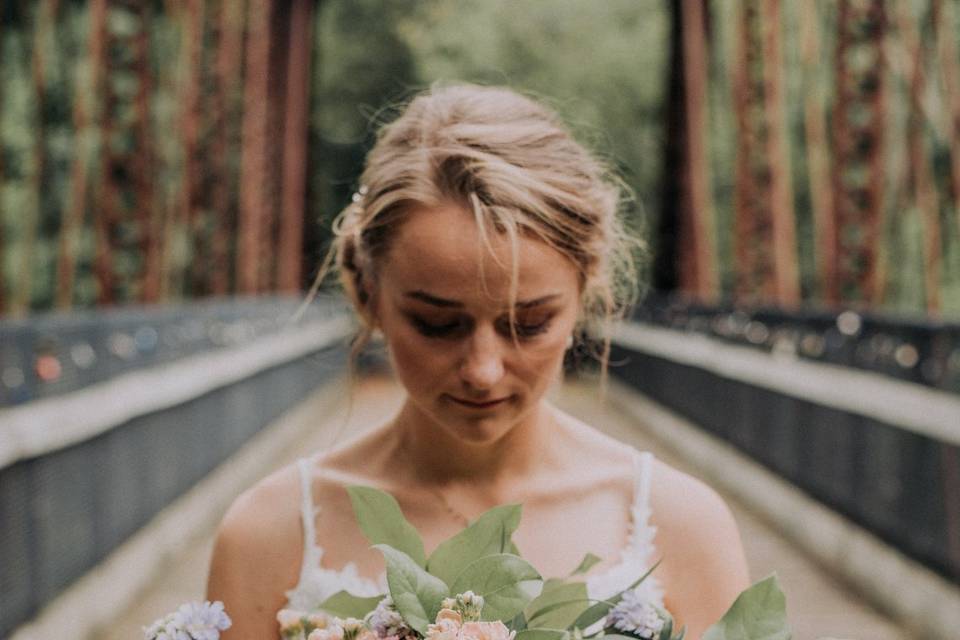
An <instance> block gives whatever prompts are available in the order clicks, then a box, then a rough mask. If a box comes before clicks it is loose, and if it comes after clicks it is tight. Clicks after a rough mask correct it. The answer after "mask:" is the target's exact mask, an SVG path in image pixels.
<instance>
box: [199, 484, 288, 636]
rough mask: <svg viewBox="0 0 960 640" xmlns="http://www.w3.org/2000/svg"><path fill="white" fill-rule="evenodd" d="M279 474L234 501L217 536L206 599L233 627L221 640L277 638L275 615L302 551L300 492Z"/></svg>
mask: <svg viewBox="0 0 960 640" xmlns="http://www.w3.org/2000/svg"><path fill="white" fill-rule="evenodd" d="M284 473H285V472H280V473H279V474H277V475H275V476H272V477H270V478H268V479H266V480H264V481H263V482H261V483H260V484H258V485H257V486H255V487H253V488H252V489H250V490H249V491H247V492H246V493H244V494H243V495H241V496H240V497H239V498H237V500H236V501H235V502H234V503H233V505H232V506H231V507H230V509H229V510H228V511H227V514H226V516H224V518H223V521H222V522H221V524H220V528H219V530H218V532H217V537H216V542H215V544H214V549H213V558H212V560H211V562H210V574H209V577H208V580H207V599H208V600H221V601H223V603H224V607H225V609H226V611H227V615H229V616H230V618H231V619H232V621H233V626H231V628H230V629H228V630H227V631H226V632H224V634H223V636H222V637H223V640H248V639H249V640H253V639H256V640H265V639H268V638H278V637H279V634H278V626H277V621H276V615H277V611H278V610H279V609H280V608H282V607H283V605H284V604H285V603H286V597H285V595H284V594H285V591H286V590H288V589H291V588H292V587H293V586H294V585H295V584H296V581H297V579H298V577H299V567H300V562H301V556H302V547H303V540H302V538H303V534H302V530H301V529H300V526H299V509H298V506H297V505H298V503H297V499H298V498H299V488H298V487H297V485H296V482H295V481H294V483H293V484H292V486H291V483H290V482H289V481H286V482H285V481H284V475H283V474H284ZM291 490H292V492H293V494H292V495H291ZM291 507H292V509H291Z"/></svg>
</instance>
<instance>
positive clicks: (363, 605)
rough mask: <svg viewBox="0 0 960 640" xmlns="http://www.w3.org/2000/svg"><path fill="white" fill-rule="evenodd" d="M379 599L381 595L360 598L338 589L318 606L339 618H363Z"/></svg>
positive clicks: (375, 605) (381, 597) (381, 598)
mask: <svg viewBox="0 0 960 640" xmlns="http://www.w3.org/2000/svg"><path fill="white" fill-rule="evenodd" d="M381 600H383V596H374V597H372V598H361V597H360V596H355V595H353V594H352V593H347V592H346V591H338V592H336V593H335V594H333V595H332V596H330V597H329V598H327V599H326V600H324V601H323V603H322V604H321V605H320V608H321V609H323V610H324V611H326V612H327V613H330V614H333V615H335V616H337V617H340V618H360V619H363V617H364V616H365V615H367V614H368V613H370V612H371V611H373V610H374V609H375V608H376V607H377V605H378V604H379V603H380V601H381Z"/></svg>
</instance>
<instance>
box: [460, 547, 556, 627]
mask: <svg viewBox="0 0 960 640" xmlns="http://www.w3.org/2000/svg"><path fill="white" fill-rule="evenodd" d="M540 579H541V578H540V574H539V573H538V572H537V570H536V569H534V568H533V566H532V565H531V564H530V563H529V562H527V561H526V560H524V559H523V558H521V557H519V556H515V555H512V554H508V553H501V554H497V555H490V556H485V557H483V558H479V559H478V560H474V561H473V562H471V563H470V564H469V565H468V566H467V567H466V568H465V569H464V570H463V571H462V572H461V573H460V575H459V576H457V579H456V580H455V581H454V582H453V584H452V585H451V586H450V591H451V592H452V593H465V592H466V591H473V592H474V593H476V594H478V595H481V596H483V598H484V601H485V604H484V606H483V613H482V616H481V620H512V619H513V618H514V616H516V615H517V614H518V613H520V612H521V611H523V609H524V607H526V606H527V604H528V603H529V602H530V600H532V599H533V597H534V596H535V595H536V593H535V590H534V589H533V587H532V586H531V585H530V584H527V583H530V582H532V581H539V580H540ZM537 586H539V585H537Z"/></svg>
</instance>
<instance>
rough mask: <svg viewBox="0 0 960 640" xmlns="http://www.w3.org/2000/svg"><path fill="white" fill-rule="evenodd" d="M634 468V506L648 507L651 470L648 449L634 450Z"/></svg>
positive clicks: (650, 457) (647, 508)
mask: <svg viewBox="0 0 960 640" xmlns="http://www.w3.org/2000/svg"><path fill="white" fill-rule="evenodd" d="M633 461H634V467H635V469H636V474H637V475H636V482H637V486H636V491H635V492H634V495H633V499H634V507H641V508H645V509H646V510H647V511H649V509H650V475H651V473H652V472H653V454H652V453H650V452H649V451H636V452H635V453H634V456H633Z"/></svg>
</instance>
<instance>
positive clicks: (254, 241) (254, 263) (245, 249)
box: [236, 1, 273, 294]
mask: <svg viewBox="0 0 960 640" xmlns="http://www.w3.org/2000/svg"><path fill="white" fill-rule="evenodd" d="M272 4H273V3H272V2H269V1H264V2H251V3H249V4H248V6H247V11H248V13H247V43H246V60H245V77H244V92H243V125H242V145H241V152H240V214H239V219H238V228H237V257H236V272H237V291H238V292H239V293H243V294H253V293H257V292H258V291H259V290H260V283H261V280H260V274H261V271H262V268H263V267H262V265H263V264H264V263H265V258H264V256H262V255H261V254H262V249H263V246H262V235H263V234H264V232H265V231H266V230H267V229H266V224H265V221H268V220H270V216H269V215H268V214H267V209H268V207H269V193H268V191H267V186H266V183H267V180H268V179H269V176H268V167H269V156H268V135H269V99H270V83H269V77H268V76H269V69H270V47H271V42H270V34H271V31H272V29H271V13H272V12H271V9H272Z"/></svg>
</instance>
